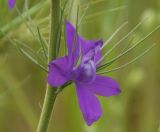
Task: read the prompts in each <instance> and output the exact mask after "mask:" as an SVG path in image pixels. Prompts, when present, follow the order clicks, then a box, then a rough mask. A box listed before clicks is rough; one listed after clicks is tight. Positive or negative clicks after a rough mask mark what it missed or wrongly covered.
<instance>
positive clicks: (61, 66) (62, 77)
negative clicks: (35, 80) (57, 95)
mask: <svg viewBox="0 0 160 132" xmlns="http://www.w3.org/2000/svg"><path fill="white" fill-rule="evenodd" d="M71 69H72V64H69V58H68V57H67V56H65V57H61V58H58V59H56V60H54V61H52V62H51V63H50V64H49V72H48V79H47V80H48V83H49V84H50V85H52V86H55V87H58V86H61V85H62V84H64V83H65V82H67V81H69V79H70V73H71Z"/></svg>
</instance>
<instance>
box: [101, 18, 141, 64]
mask: <svg viewBox="0 0 160 132" xmlns="http://www.w3.org/2000/svg"><path fill="white" fill-rule="evenodd" d="M143 21H144V20H142V21H141V22H139V23H138V24H137V25H136V26H135V27H134V28H133V29H132V30H131V31H130V32H129V33H127V34H126V35H125V36H124V37H123V38H122V39H120V40H119V41H118V42H117V43H116V44H114V45H113V46H112V48H111V49H109V50H108V51H107V52H106V53H105V54H104V55H103V56H102V58H101V59H100V60H99V61H98V63H100V62H101V61H102V60H103V59H104V58H105V57H106V56H108V55H109V54H110V53H111V52H112V51H113V50H114V49H115V48H116V47H117V46H119V45H120V44H121V42H122V41H123V40H125V39H126V38H127V37H128V36H130V35H131V34H132V33H133V32H134V31H135V30H136V29H137V28H138V27H139V26H140V25H141V24H142V23H143Z"/></svg>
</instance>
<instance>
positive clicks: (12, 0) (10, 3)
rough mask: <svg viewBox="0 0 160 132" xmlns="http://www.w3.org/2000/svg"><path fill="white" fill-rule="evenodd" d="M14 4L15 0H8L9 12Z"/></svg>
mask: <svg viewBox="0 0 160 132" xmlns="http://www.w3.org/2000/svg"><path fill="white" fill-rule="evenodd" d="M15 4H16V0H8V7H9V9H10V10H12V9H13V8H14V6H15Z"/></svg>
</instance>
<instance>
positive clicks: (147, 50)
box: [98, 44, 155, 74]
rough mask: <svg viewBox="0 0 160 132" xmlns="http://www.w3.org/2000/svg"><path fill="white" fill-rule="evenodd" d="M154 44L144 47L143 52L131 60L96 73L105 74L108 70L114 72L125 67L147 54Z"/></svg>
mask: <svg viewBox="0 0 160 132" xmlns="http://www.w3.org/2000/svg"><path fill="white" fill-rule="evenodd" d="M154 46H155V44H153V45H152V46H151V47H150V48H148V49H146V50H145V51H144V52H143V53H141V54H140V55H138V56H137V57H135V58H134V59H132V60H131V61H129V62H127V63H125V64H123V65H121V66H119V67H117V68H114V69H111V70H107V71H103V72H98V74H106V73H110V72H114V71H117V70H120V69H122V68H125V67H126V66H128V65H130V64H132V63H134V62H135V61H137V60H138V59H140V58H142V57H143V56H144V55H145V54H147V53H148V52H149V51H150V50H151V49H152V48H153V47H154Z"/></svg>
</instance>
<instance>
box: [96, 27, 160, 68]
mask: <svg viewBox="0 0 160 132" xmlns="http://www.w3.org/2000/svg"><path fill="white" fill-rule="evenodd" d="M159 28H160V25H159V26H157V27H156V28H155V29H153V30H152V31H151V32H150V33H149V34H148V35H146V36H145V37H144V38H142V39H141V40H139V41H138V42H137V43H136V44H134V45H133V46H131V47H130V48H128V49H127V50H126V51H124V52H123V53H121V54H119V55H118V56H116V57H115V58H113V59H112V60H110V61H108V62H106V63H105V64H103V65H101V66H99V67H98V68H97V70H102V69H103V68H106V67H107V66H109V65H111V64H112V63H113V62H115V61H116V60H118V59H119V58H121V57H122V56H124V55H125V54H127V53H129V52H130V51H131V50H133V49H135V48H136V47H137V46H139V45H140V44H141V43H142V42H143V41H144V40H146V39H147V38H148V37H149V36H150V35H152V34H153V33H154V32H156V31H157V30H158V29H159Z"/></svg>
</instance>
